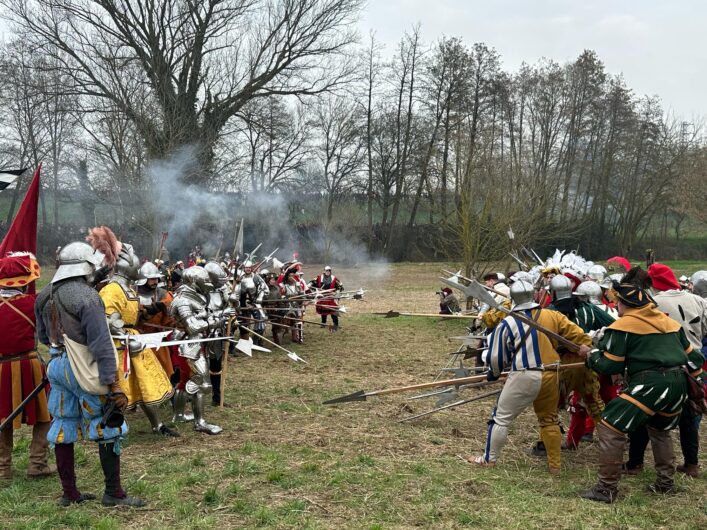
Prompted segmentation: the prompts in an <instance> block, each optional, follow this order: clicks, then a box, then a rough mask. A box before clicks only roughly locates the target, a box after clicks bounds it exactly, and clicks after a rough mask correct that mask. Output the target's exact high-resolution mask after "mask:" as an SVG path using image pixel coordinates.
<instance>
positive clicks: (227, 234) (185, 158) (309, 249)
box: [147, 146, 388, 277]
mask: <svg viewBox="0 0 707 530" xmlns="http://www.w3.org/2000/svg"><path fill="white" fill-rule="evenodd" d="M196 169H198V161H197V159H196V148H194V147H192V146H187V147H184V148H181V149H179V150H178V151H176V152H175V153H174V154H173V155H172V156H171V157H169V158H168V159H165V160H155V161H153V162H151V163H150V164H149V165H148V168H147V172H148V175H149V176H150V180H151V184H152V188H151V194H152V206H153V208H154V210H155V214H156V217H157V225H158V227H159V229H160V230H161V231H166V232H168V233H169V237H168V239H167V243H166V246H167V248H168V249H169V251H170V256H171V259H172V260H177V259H184V257H185V256H186V254H187V253H188V252H189V250H190V249H192V248H193V247H194V246H196V245H199V246H200V247H201V249H202V251H203V252H204V254H205V256H206V257H207V258H210V257H214V256H216V255H217V254H219V255H221V256H223V254H224V253H225V252H233V246H234V241H235V234H236V230H237V228H238V223H240V220H241V219H244V220H245V228H244V248H243V250H244V251H245V252H250V251H251V250H252V249H253V248H254V247H255V246H256V245H258V244H259V243H262V246H261V248H260V250H259V251H258V253H257V254H258V256H260V257H262V256H265V255H267V254H269V253H270V252H272V251H273V250H275V248H279V250H278V251H277V253H276V257H277V258H278V259H279V260H280V261H287V260H289V259H291V258H292V254H293V253H294V252H297V253H299V256H300V259H301V260H302V261H304V262H305V263H306V262H309V263H311V262H324V261H326V262H328V263H337V264H338V263H345V264H347V265H350V266H355V265H361V266H363V265H367V264H374V265H375V266H372V267H371V274H372V275H375V276H378V277H382V276H384V275H386V274H387V272H388V263H387V261H386V260H383V259H378V258H374V257H373V256H371V255H370V253H369V252H368V250H367V248H366V245H365V243H364V242H363V241H361V240H360V237H358V236H357V235H355V234H353V233H351V230H346V228H347V227H348V228H350V224H348V225H347V223H345V222H339V223H337V226H329V227H325V226H324V224H323V223H319V222H318V223H315V224H308V225H306V226H304V225H303V226H297V225H296V224H294V223H293V222H292V221H291V217H292V216H291V211H292V210H293V209H294V207H295V204H294V202H295V200H296V199H297V197H295V196H289V195H286V194H282V193H250V194H241V193H220V192H212V191H207V190H205V189H204V188H203V187H200V186H196V185H193V184H190V183H188V182H187V177H188V175H189V174H190V173H191V172H193V171H195V170H196ZM322 217H323V216H322ZM161 227H164V228H161Z"/></svg>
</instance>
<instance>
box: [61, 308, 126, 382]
mask: <svg viewBox="0 0 707 530" xmlns="http://www.w3.org/2000/svg"><path fill="white" fill-rule="evenodd" d="M106 325H107V321H106ZM63 337H64V347H65V348H66V354H67V356H68V357H69V364H71V370H72V371H73V372H74V376H75V377H76V382H77V383H78V384H79V386H80V387H81V388H82V389H83V390H84V391H85V392H88V393H89V394H95V395H97V396H102V395H105V394H108V393H109V392H110V388H109V387H108V385H104V384H102V383H101V381H100V377H99V373H98V363H97V362H96V357H95V356H94V355H93V353H91V351H90V350H89V349H88V346H86V345H84V344H79V343H78V342H76V341H73V340H71V339H70V338H69V337H67V336H66V334H64V335H63ZM111 344H113V342H111ZM113 352H114V354H115V365H116V366H118V351H117V350H116V349H115V344H113Z"/></svg>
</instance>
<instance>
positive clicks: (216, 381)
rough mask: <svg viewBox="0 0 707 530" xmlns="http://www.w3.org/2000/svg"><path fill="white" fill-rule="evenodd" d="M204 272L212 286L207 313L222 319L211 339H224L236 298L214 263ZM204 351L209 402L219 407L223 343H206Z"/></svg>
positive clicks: (224, 273) (225, 278)
mask: <svg viewBox="0 0 707 530" xmlns="http://www.w3.org/2000/svg"><path fill="white" fill-rule="evenodd" d="M204 270H206V272H207V273H208V275H209V279H210V280H211V284H212V285H213V287H214V288H213V290H212V291H211V292H210V293H209V307H208V309H209V313H210V314H213V315H220V316H222V317H223V319H222V322H223V323H222V325H221V327H220V328H218V329H214V330H213V331H212V332H211V335H210V336H212V337H218V336H221V337H224V336H227V335H228V333H227V331H229V330H228V321H229V318H230V317H231V315H233V314H234V313H235V311H233V310H232V309H231V308H232V307H233V305H232V304H236V305H237V304H238V298H237V297H235V295H234V294H233V293H232V291H231V286H230V284H229V282H228V274H227V273H226V271H225V270H224V269H223V267H222V266H221V265H219V264H218V263H217V262H215V261H209V262H208V263H207V264H206V265H205V266H204ZM205 347H206V350H207V351H208V354H209V376H210V379H211V387H212V389H213V390H212V393H211V400H212V403H213V405H214V406H219V405H220V404H221V392H222V389H221V375H222V370H223V353H224V343H223V341H212V342H207V343H206V346H205Z"/></svg>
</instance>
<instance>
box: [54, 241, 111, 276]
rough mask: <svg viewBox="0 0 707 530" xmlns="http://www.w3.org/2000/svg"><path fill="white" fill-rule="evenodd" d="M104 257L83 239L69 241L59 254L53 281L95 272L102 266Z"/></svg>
mask: <svg viewBox="0 0 707 530" xmlns="http://www.w3.org/2000/svg"><path fill="white" fill-rule="evenodd" d="M104 258H105V256H104V255H103V254H102V253H100V252H98V251H97V250H93V247H91V245H89V244H88V243H84V242H83V241H74V242H73V243H69V244H68V245H66V246H65V247H63V248H62V249H61V250H60V251H59V254H58V255H57V262H58V264H59V267H58V268H57V270H56V273H55V274H54V278H52V283H55V282H58V281H61V280H65V279H66V278H78V277H82V276H88V275H90V274H93V273H94V272H95V271H96V269H98V268H99V267H100V266H101V264H102V263H103V260H104Z"/></svg>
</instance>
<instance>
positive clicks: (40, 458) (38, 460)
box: [27, 421, 56, 478]
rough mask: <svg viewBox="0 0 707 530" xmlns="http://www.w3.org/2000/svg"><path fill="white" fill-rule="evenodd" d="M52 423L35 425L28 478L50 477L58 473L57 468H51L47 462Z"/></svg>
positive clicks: (30, 446)
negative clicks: (48, 436)
mask: <svg viewBox="0 0 707 530" xmlns="http://www.w3.org/2000/svg"><path fill="white" fill-rule="evenodd" d="M50 425H51V424H50V422H48V421H43V422H38V423H35V424H34V427H33V428H32V442H31V443H30V444H29V465H28V466H27V477H28V478H42V477H48V476H50V475H53V474H54V473H56V467H54V466H50V465H49V464H48V462H47V456H48V455H49V441H48V440H47V433H48V432H49V426H50Z"/></svg>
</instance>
